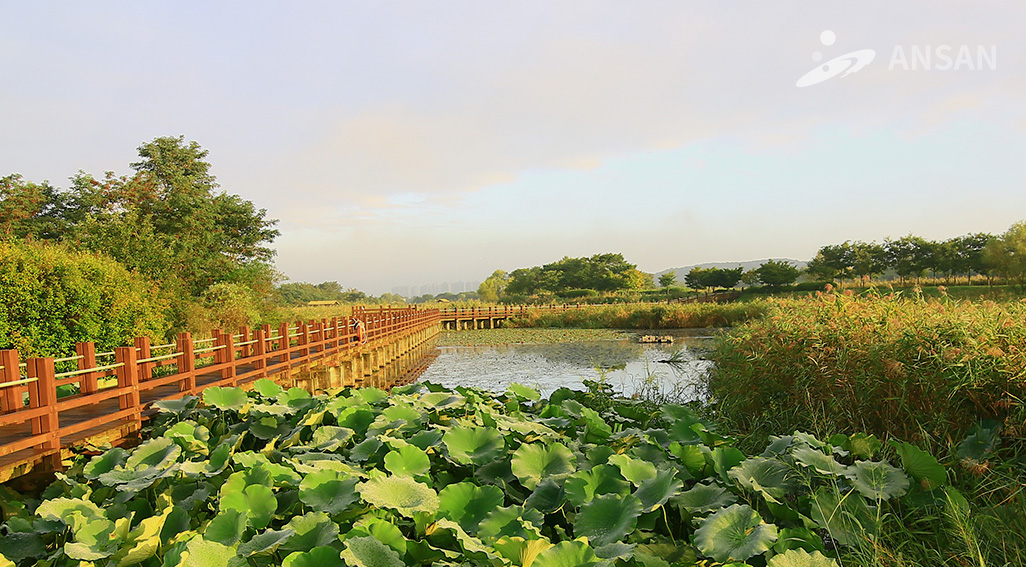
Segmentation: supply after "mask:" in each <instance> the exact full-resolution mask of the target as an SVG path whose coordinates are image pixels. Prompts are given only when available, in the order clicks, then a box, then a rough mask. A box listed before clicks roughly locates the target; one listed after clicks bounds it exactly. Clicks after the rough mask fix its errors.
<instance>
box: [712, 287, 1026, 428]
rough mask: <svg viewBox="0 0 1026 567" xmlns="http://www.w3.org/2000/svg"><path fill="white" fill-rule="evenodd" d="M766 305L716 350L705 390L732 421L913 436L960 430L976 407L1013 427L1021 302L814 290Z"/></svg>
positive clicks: (1024, 365)
mask: <svg viewBox="0 0 1026 567" xmlns="http://www.w3.org/2000/svg"><path fill="white" fill-rule="evenodd" d="M769 305H771V312H770V315H769V316H767V317H765V318H762V319H758V320H752V321H749V322H748V323H746V324H745V325H743V326H741V327H739V328H737V329H735V330H734V332H732V333H731V334H730V335H729V336H727V337H726V338H724V339H723V340H722V342H721V344H720V346H719V348H718V351H717V354H716V357H715V360H716V368H715V371H714V372H713V374H712V376H711V378H710V390H711V392H712V394H713V396H714V399H715V400H716V401H717V402H718V404H719V410H720V411H721V413H722V416H723V417H724V418H725V419H727V420H729V421H730V422H731V424H732V425H733V426H734V427H738V428H740V429H741V430H743V431H747V432H756V431H757V430H759V429H760V428H763V429H765V428H767V427H768V428H769V429H771V430H772V431H773V432H779V431H792V430H794V429H804V430H812V431H821V432H822V431H831V432H834V431H837V432H848V433H854V432H855V431H865V432H868V433H874V434H877V435H881V436H894V437H898V438H901V439H905V440H915V441H943V440H945V439H949V438H950V439H960V438H961V437H963V436H964V433H965V431H966V430H967V429H968V428H969V427H970V426H971V425H973V424H974V423H976V422H977V421H979V420H980V419H983V418H992V419H997V420H1004V421H1005V422H1006V425H1007V427H1006V431H1013V430H1017V429H1018V430H1021V429H1022V427H1021V424H1022V416H1023V407H1022V400H1024V399H1026V382H1024V381H1023V380H1022V376H1024V375H1026V349H1024V348H1023V345H1024V344H1026V324H1024V321H1026V304H1023V303H1008V304H1004V305H1000V304H996V303H994V302H982V303H971V302H960V301H953V300H944V301H935V300H924V299H922V298H903V297H900V296H895V295H890V296H885V297H879V296H861V297H859V296H854V295H841V294H819V295H818V296H816V297H811V298H805V299H777V300H770V301H769ZM1022 435H1023V432H1022V431H1019V433H1018V436H1019V438H1020V439H1021V438H1022Z"/></svg>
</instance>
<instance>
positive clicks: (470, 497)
mask: <svg viewBox="0 0 1026 567" xmlns="http://www.w3.org/2000/svg"><path fill="white" fill-rule="evenodd" d="M502 502H503V495H502V491H501V490H499V489H498V488H497V487H495V486H477V485H476V484H474V483H471V482H460V483H457V484H450V485H449V486H446V487H445V488H443V489H442V490H441V491H440V492H439V493H438V509H439V511H440V512H441V514H442V515H443V516H445V517H447V518H449V519H451V520H454V521H456V522H459V524H460V526H462V527H463V529H464V530H466V531H467V532H469V533H472V534H476V533H477V529H478V526H479V525H480V524H481V520H483V519H484V518H485V516H487V515H488V513H489V512H491V511H492V510H495V509H496V508H498V507H500V506H502Z"/></svg>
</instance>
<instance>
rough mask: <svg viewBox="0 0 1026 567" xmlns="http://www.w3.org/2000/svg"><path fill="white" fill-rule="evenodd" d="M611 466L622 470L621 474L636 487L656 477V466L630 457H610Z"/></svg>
mask: <svg viewBox="0 0 1026 567" xmlns="http://www.w3.org/2000/svg"><path fill="white" fill-rule="evenodd" d="M609 464H611V465H613V466H615V467H616V468H618V469H620V474H621V475H623V477H624V478H626V479H627V480H629V481H631V484H633V485H634V486H639V485H641V483H642V482H644V481H646V480H648V479H650V478H655V477H656V468H655V465H653V464H652V463H649V462H647V461H643V460H641V459H635V458H633V457H630V456H628V455H612V456H610V457H609Z"/></svg>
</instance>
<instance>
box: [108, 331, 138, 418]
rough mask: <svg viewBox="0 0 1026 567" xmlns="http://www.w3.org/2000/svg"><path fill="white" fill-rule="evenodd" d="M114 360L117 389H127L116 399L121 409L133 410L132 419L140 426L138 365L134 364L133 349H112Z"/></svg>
mask: <svg viewBox="0 0 1026 567" xmlns="http://www.w3.org/2000/svg"><path fill="white" fill-rule="evenodd" d="M114 359H115V360H116V361H117V363H118V364H119V365H120V366H118V388H128V389H129V391H128V393H126V394H122V395H121V396H119V397H118V400H119V405H120V406H121V409H123V410H127V409H131V410H134V411H133V412H132V419H133V420H134V421H135V422H136V423H139V424H141V423H142V414H141V411H140V410H141V408H140V407H139V365H138V363H137V362H136V361H137V360H138V358H136V356H135V347H118V348H116V349H114Z"/></svg>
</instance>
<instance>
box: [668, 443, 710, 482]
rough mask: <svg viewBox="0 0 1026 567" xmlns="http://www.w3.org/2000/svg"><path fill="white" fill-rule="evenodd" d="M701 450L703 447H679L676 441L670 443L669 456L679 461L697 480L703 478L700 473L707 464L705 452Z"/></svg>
mask: <svg viewBox="0 0 1026 567" xmlns="http://www.w3.org/2000/svg"><path fill="white" fill-rule="evenodd" d="M702 449H703V447H699V446H698V445H681V444H680V443H677V442H676V441H674V442H672V443H670V454H671V455H673V456H674V457H677V458H678V459H680V462H681V463H683V465H684V467H686V468H687V470H688V472H689V473H691V474H692V475H693V476H695V477H699V478H700V477H702V476H703V474H702V473H703V471H705V470H706V465H707V464H708V463H707V461H706V459H705V452H703V451H702ZM706 451H708V449H706Z"/></svg>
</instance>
